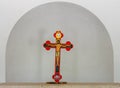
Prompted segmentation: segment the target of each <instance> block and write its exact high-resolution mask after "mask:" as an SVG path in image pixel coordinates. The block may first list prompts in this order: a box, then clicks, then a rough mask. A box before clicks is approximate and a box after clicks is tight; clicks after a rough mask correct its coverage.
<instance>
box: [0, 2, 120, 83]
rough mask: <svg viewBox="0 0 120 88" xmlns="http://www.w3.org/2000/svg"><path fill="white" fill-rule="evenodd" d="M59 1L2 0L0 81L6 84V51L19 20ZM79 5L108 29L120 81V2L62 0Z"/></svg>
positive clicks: (116, 75)
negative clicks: (36, 8) (31, 11)
mask: <svg viewBox="0 0 120 88" xmlns="http://www.w3.org/2000/svg"><path fill="white" fill-rule="evenodd" d="M50 1H57V0H36V1H32V0H25V1H24V0H19V1H16V0H12V1H9V0H1V1H0V10H1V12H0V13H1V16H0V19H1V20H0V44H1V45H0V48H1V49H0V81H1V82H5V50H6V43H7V40H8V36H9V33H10V31H11V30H12V27H13V26H14V24H15V23H16V22H17V20H18V19H19V18H20V17H21V16H22V15H23V14H24V13H25V12H27V11H28V10H30V9H31V8H33V7H35V6H38V5H40V4H43V3H46V2H50ZM62 1H69V2H73V3H76V4H79V5H81V6H83V7H85V8H87V9H88V10H90V11H91V12H92V13H94V14H95V15H96V16H97V17H98V18H99V19H100V20H101V21H102V22H103V23H104V24H105V27H106V28H107V29H108V32H109V34H110V37H111V40H112V44H113V49H114V81H115V82H119V81H120V75H119V74H120V68H119V67H120V66H119V64H120V60H119V58H120V56H119V53H120V49H119V45H120V42H119V41H120V39H119V37H120V35H119V33H120V31H119V29H120V25H119V23H120V20H119V18H120V16H119V15H120V11H119V7H120V5H119V3H120V1H119V0H100V1H97V0H92V1H83V0H62Z"/></svg>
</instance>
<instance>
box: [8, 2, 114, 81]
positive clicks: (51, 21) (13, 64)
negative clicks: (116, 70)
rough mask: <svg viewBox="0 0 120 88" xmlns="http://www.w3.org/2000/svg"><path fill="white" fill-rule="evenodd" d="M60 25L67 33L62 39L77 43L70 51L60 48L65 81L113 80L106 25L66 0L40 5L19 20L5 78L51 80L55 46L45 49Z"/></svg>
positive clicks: (11, 38) (12, 41)
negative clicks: (44, 46) (48, 50)
mask: <svg viewBox="0 0 120 88" xmlns="http://www.w3.org/2000/svg"><path fill="white" fill-rule="evenodd" d="M57 29H60V30H61V31H62V32H63V33H64V34H65V36H64V38H63V39H62V42H65V41H67V40H70V41H71V42H72V43H73V44H74V48H73V49H72V50H71V52H66V51H65V50H61V51H62V52H61V54H62V55H61V73H62V75H63V79H62V81H67V82H113V50H112V44H111V40H110V37H109V35H108V32H107V31H106V28H105V27H104V25H103V24H102V23H101V22H100V20H99V19H98V18H97V17H96V16H95V15H93V14H92V13H91V12H89V11H88V10H86V9H85V8H83V7H81V6H78V5H76V4H72V3H66V2H54V3H47V4H44V5H40V6H38V7H36V8H34V9H32V10H30V11H29V12H27V13H26V14H25V15H24V16H22V17H21V18H20V20H19V21H18V22H17V23H16V25H15V26H14V28H13V30H12V31H11V33H10V36H9V39H8V42H7V46H6V47H7V48H6V74H7V75H6V82H46V81H52V79H51V76H52V75H53V72H54V50H51V52H49V53H48V52H46V51H45V50H44V48H43V43H44V42H45V40H48V39H49V40H51V41H52V42H54V38H53V36H52V34H53V33H54V32H55V31H56V30H57ZM50 35H51V36H50Z"/></svg>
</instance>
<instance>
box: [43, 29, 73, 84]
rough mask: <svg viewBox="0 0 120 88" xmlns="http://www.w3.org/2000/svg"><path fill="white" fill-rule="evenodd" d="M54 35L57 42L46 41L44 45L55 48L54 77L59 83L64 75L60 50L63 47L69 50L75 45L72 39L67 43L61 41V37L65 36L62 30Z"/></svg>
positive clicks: (48, 48) (47, 48) (47, 47)
mask: <svg viewBox="0 0 120 88" xmlns="http://www.w3.org/2000/svg"><path fill="white" fill-rule="evenodd" d="M54 37H55V38H56V43H51V42H50V41H46V43H44V45H43V46H44V47H45V48H46V50H50V48H55V73H54V75H53V76H52V78H53V79H54V80H55V82H56V83H59V81H60V80H61V79H62V75H61V74H60V50H61V48H65V49H66V50H67V51H69V50H70V49H71V48H73V45H72V44H71V42H70V41H67V42H66V43H61V42H60V40H61V38H62V37H63V33H62V32H61V31H56V33H54Z"/></svg>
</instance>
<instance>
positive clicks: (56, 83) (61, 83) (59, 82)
mask: <svg viewBox="0 0 120 88" xmlns="http://www.w3.org/2000/svg"><path fill="white" fill-rule="evenodd" d="M46 83H47V84H67V82H58V83H56V82H46Z"/></svg>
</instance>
